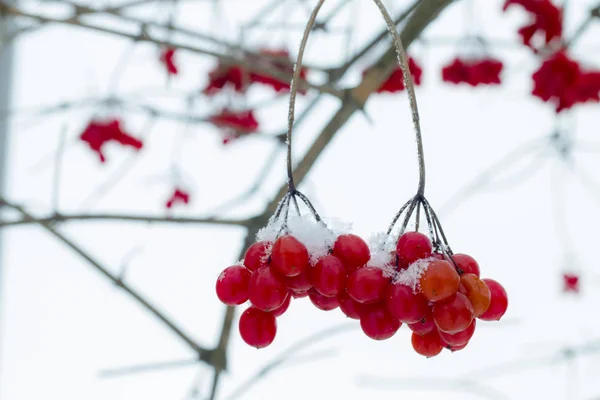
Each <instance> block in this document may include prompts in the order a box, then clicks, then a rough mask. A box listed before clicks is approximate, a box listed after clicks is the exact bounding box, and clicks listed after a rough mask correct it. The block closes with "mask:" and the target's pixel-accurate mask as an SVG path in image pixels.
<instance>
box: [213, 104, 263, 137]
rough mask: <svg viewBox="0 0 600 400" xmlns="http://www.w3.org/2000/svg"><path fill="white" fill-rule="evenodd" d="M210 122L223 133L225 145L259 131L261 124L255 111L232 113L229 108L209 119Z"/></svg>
mask: <svg viewBox="0 0 600 400" xmlns="http://www.w3.org/2000/svg"><path fill="white" fill-rule="evenodd" d="M209 121H210V122H211V123H212V124H213V125H215V126H216V127H218V128H221V130H222V133H223V144H227V143H229V142H230V141H232V140H234V139H237V138H239V137H241V136H244V135H248V134H251V133H255V132H256V131H258V128H259V122H258V120H257V119H256V117H255V116H254V111H253V110H246V111H231V110H229V109H227V108H225V109H223V110H221V112H219V113H218V114H215V115H212V116H210V117H209Z"/></svg>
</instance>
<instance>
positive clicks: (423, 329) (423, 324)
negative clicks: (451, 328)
mask: <svg viewBox="0 0 600 400" xmlns="http://www.w3.org/2000/svg"><path fill="white" fill-rule="evenodd" d="M407 325H408V327H409V328H410V330H411V331H413V332H414V333H415V334H417V335H425V334H427V333H429V332H431V331H433V330H436V329H437V327H436V326H435V322H433V313H432V310H431V308H430V309H428V310H427V315H425V318H423V319H422V320H420V321H419V322H415V323H414V324H407Z"/></svg>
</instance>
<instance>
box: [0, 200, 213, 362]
mask: <svg viewBox="0 0 600 400" xmlns="http://www.w3.org/2000/svg"><path fill="white" fill-rule="evenodd" d="M0 206H6V207H8V208H12V209H13V210H16V211H18V212H19V213H21V214H22V215H23V218H25V219H28V220H34V219H35V218H34V217H33V216H32V215H31V214H29V213H28V212H27V211H26V210H25V209H24V208H23V207H21V206H19V205H17V204H13V203H10V202H8V201H7V200H6V199H4V198H3V197H0ZM37 224H38V225H39V226H41V227H42V228H44V229H45V230H46V231H47V232H48V233H50V234H51V235H53V236H54V237H55V238H57V239H58V240H59V241H61V242H62V243H63V244H65V245H66V246H67V247H68V248H70V249H71V250H73V251H74V252H75V253H77V254H78V255H79V256H81V257H82V258H83V259H85V260H86V261H87V262H88V263H89V265H90V266H92V267H93V268H94V269H96V270H97V271H98V272H100V273H101V274H102V275H103V276H104V277H105V278H107V279H108V280H109V281H111V282H112V283H113V284H115V285H116V286H117V287H118V288H120V289H122V290H123V291H124V292H125V293H127V294H128V295H129V296H131V297H132V298H133V299H135V300H136V301H137V302H138V304H139V305H140V306H142V307H143V308H144V309H146V310H147V311H148V312H149V313H150V314H152V315H154V317H156V318H157V319H158V320H159V321H160V322H162V323H163V324H164V325H165V326H167V327H168V328H169V329H170V330H171V331H172V332H173V333H174V334H175V335H176V336H178V337H179V338H180V339H181V340H183V341H184V342H185V343H186V344H187V345H188V346H189V347H190V348H191V349H192V350H193V351H194V352H195V353H196V354H197V355H198V359H199V360H200V361H204V362H206V363H210V360H211V355H212V351H211V350H208V349H206V348H204V347H203V346H201V345H199V344H198V343H196V341H195V340H194V339H192V338H191V337H190V336H189V335H187V334H186V333H184V332H183V331H182V330H181V328H179V327H178V326H177V325H176V323H175V322H173V321H171V319H169V318H168V317H167V316H166V315H165V314H164V313H163V312H161V311H159V310H158V309H157V308H156V307H155V306H154V305H152V304H151V303H150V302H149V301H148V300H147V299H146V298H144V297H143V296H142V295H141V294H140V293H138V292H137V291H135V290H134V289H133V288H131V287H130V286H129V285H128V284H126V283H125V282H123V280H122V279H120V278H119V277H117V276H115V275H114V274H113V273H111V272H110V271H109V270H108V269H107V268H106V267H104V266H102V264H100V262H99V261H97V260H96V259H94V258H92V256H90V255H89V254H88V253H87V252H86V251H84V250H83V249H81V248H80V247H79V246H78V245H76V244H75V243H74V242H72V241H71V240H70V239H68V238H67V237H66V236H64V235H63V234H62V233H60V232H58V231H57V230H56V229H55V228H54V227H53V226H52V224H50V223H44V222H37Z"/></svg>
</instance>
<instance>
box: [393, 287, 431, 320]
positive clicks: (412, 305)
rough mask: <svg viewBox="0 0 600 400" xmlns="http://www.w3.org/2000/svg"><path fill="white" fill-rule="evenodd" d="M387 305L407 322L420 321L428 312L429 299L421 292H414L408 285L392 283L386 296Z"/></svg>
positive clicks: (400, 318) (398, 317)
mask: <svg viewBox="0 0 600 400" xmlns="http://www.w3.org/2000/svg"><path fill="white" fill-rule="evenodd" d="M385 301H386V306H387V309H388V311H389V312H390V314H392V315H393V316H394V317H395V318H397V319H398V320H400V322H403V323H405V324H414V323H415V322H419V321H420V320H422V319H423V318H425V315H426V314H427V310H428V309H429V306H428V304H427V299H425V297H424V296H423V295H422V294H421V293H414V292H413V290H412V288H411V287H408V286H406V285H400V284H398V285H394V284H390V285H389V286H388V288H387V291H386V296H385Z"/></svg>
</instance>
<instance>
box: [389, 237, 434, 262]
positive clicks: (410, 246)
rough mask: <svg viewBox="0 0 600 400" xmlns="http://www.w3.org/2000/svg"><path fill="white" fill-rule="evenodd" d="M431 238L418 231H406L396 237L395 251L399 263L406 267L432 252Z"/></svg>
mask: <svg viewBox="0 0 600 400" xmlns="http://www.w3.org/2000/svg"><path fill="white" fill-rule="evenodd" d="M432 250H433V249H432V246H431V240H429V238H428V237H427V236H426V235H423V234H422V233H420V232H406V233H404V234H402V236H400V238H398V244H397V246H396V253H397V254H398V260H399V264H400V265H402V266H404V267H408V266H409V265H410V264H412V263H414V262H415V261H417V260H420V259H423V258H427V257H429V256H430V255H431V252H432Z"/></svg>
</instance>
